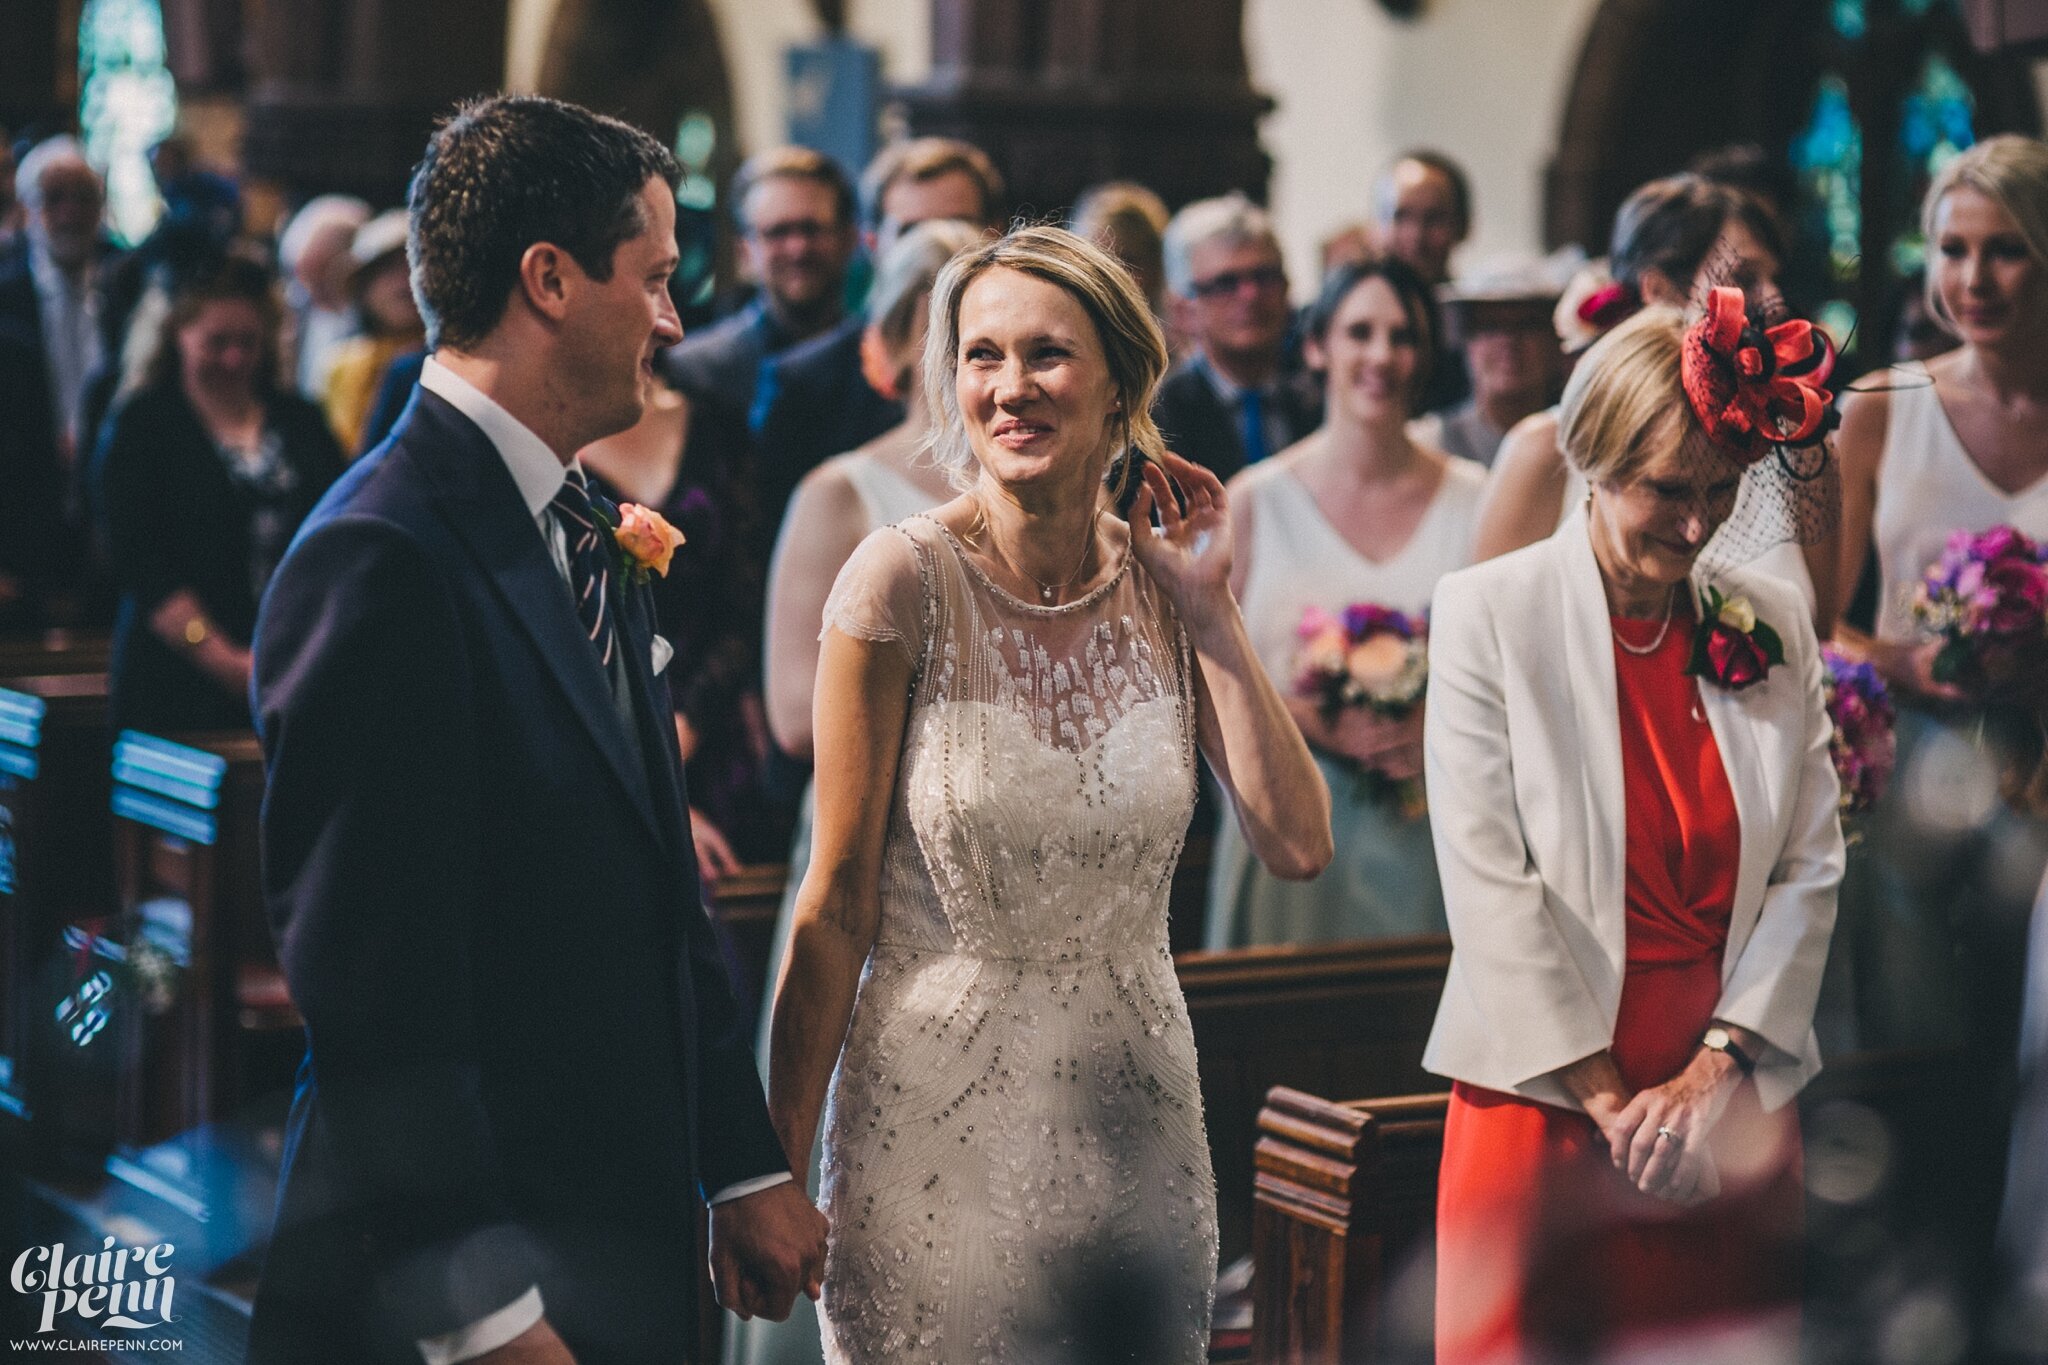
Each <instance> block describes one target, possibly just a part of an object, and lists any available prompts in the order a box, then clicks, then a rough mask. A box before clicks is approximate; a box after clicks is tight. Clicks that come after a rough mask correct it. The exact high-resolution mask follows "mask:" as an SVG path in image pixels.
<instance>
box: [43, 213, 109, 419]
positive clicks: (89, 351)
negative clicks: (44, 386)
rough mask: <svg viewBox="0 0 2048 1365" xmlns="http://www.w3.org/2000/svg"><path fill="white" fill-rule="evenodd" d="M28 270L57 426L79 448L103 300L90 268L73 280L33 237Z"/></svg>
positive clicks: (95, 362)
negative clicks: (80, 412) (83, 403)
mask: <svg viewBox="0 0 2048 1365" xmlns="http://www.w3.org/2000/svg"><path fill="white" fill-rule="evenodd" d="M28 268H29V275H30V276H31V277H32V278H33V279H34V280H35V286H36V306H37V312H38V313H39V314H40V318H41V322H42V328H43V353H44V354H45V355H47V356H48V357H49V362H50V401H51V402H52V403H54V404H56V409H57V429H58V431H60V432H61V433H63V436H64V439H65V440H66V442H67V443H69V444H70V445H71V446H72V448H73V449H74V450H76V448H77V445H78V443H79V439H80V436H81V433H80V432H79V430H78V408H79V402H80V400H81V398H82V397H83V396H84V394H85V381H86V380H87V379H88V378H89V377H90V376H91V374H92V372H93V370H94V369H95V368H97V367H98V365H99V363H100V329H99V300H98V298H97V297H96V296H95V295H94V293H93V289H92V278H91V276H92V272H91V271H90V270H89V269H87V270H81V271H80V272H79V273H78V276H77V278H75V279H74V278H73V277H72V276H70V275H68V274H66V273H65V271H64V270H63V269H62V268H61V267H60V266H59V265H58V264H57V263H56V262H55V261H53V260H51V259H50V255H49V253H48V252H47V251H45V250H44V249H43V247H42V244H41V243H40V242H37V241H36V240H35V239H34V237H33V236H31V238H30V240H29V251H28Z"/></svg>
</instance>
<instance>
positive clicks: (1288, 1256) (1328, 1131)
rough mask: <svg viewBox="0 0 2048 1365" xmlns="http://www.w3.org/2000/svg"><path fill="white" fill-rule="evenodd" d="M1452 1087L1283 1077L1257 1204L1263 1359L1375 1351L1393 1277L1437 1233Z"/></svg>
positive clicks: (1373, 1355)
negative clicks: (1379, 1091)
mask: <svg viewBox="0 0 2048 1365" xmlns="http://www.w3.org/2000/svg"><path fill="white" fill-rule="evenodd" d="M1449 1103H1450V1095H1449V1094H1448V1093H1447V1092H1435V1093H1430V1094H1422V1095H1404V1096H1398V1097H1393V1098H1389V1099H1383V1100H1355V1101H1351V1102H1349V1103H1337V1102H1334V1101H1331V1100H1326V1099H1320V1098H1318V1097H1316V1096H1314V1095H1310V1094H1305V1093H1303V1092H1302V1091H1299V1090H1291V1089H1288V1088H1287V1087H1285V1086H1275V1087H1274V1088H1273V1091H1272V1093H1271V1094H1270V1095H1268V1097H1267V1103H1266V1108H1265V1109H1264V1110H1263V1111H1261V1112H1260V1114H1259V1120H1258V1127H1259V1141H1258V1148H1257V1155H1256V1158H1255V1162H1256V1166H1257V1177H1256V1185H1255V1193H1254V1195H1253V1200H1254V1211H1253V1214H1252V1355H1251V1358H1252V1360H1253V1361H1254V1362H1255V1365H1264V1363H1265V1362H1276V1363H1277V1362H1283V1361H1284V1362H1287V1363H1288V1365H1337V1362H1340V1361H1345V1362H1350V1361H1378V1360H1385V1359H1388V1358H1390V1357H1391V1356H1392V1355H1393V1354H1394V1352H1393V1351H1392V1349H1391V1344H1390V1343H1389V1341H1388V1340H1387V1336H1388V1332H1387V1312H1386V1308H1387V1302H1388V1299H1389V1296H1390V1292H1391V1290H1392V1287H1393V1282H1394V1279H1395V1277H1396V1276H1397V1275H1399V1274H1400V1272H1401V1271H1402V1270H1403V1269H1405V1268H1406V1267H1408V1266H1409V1265H1411V1264H1413V1263H1414V1262H1415V1261H1416V1259H1417V1258H1418V1257H1427V1256H1428V1255H1429V1254H1430V1253H1431V1251H1432V1249H1433V1246H1434V1242H1435V1235H1436V1234H1435V1223H1436V1175H1437V1164H1438V1161H1439V1160H1440V1158H1441V1157H1442V1155H1443V1140H1444V1109H1445V1106H1446V1105H1448V1104H1449Z"/></svg>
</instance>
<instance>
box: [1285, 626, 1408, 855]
mask: <svg viewBox="0 0 2048 1365" xmlns="http://www.w3.org/2000/svg"><path fill="white" fill-rule="evenodd" d="M1296 633H1297V634H1298V635H1299V636H1300V638H1301V649H1300V651H1299V652H1298V653H1297V654H1296V655H1295V661H1294V694H1295V695H1296V696H1297V697H1306V698H1308V699H1309V700H1310V701H1313V702H1315V703H1316V704H1317V706H1318V707H1319V708H1320V709H1321V710H1322V713H1323V718H1324V719H1325V720H1326V721H1330V722H1334V721H1335V720H1336V718H1337V715H1338V713H1339V712H1341V711H1343V710H1345V709H1346V708H1349V707H1354V706H1356V707H1360V708H1362V709H1364V710H1367V711H1370V712H1372V713H1373V714H1374V715H1376V716H1380V717H1382V718H1384V719H1386V720H1402V719H1405V718H1406V717H1408V716H1410V715H1412V714H1414V712H1415V708H1416V707H1418V706H1420V705H1421V704H1422V696H1423V693H1424V692H1425V691H1426V690H1427V689H1428V687H1429V622H1428V620H1427V619H1426V618H1425V617H1421V616H1410V615H1408V613H1406V612H1401V611H1394V610H1392V609H1390V608H1387V607H1382V606H1376V605H1374V604H1373V603H1370V602H1357V603H1353V604H1352V605H1351V606H1348V607H1346V608H1344V610H1343V612H1342V613H1340V614H1338V615H1335V616H1333V615H1331V614H1330V613H1329V612H1327V611H1324V610H1323V609H1322V608H1321V607H1310V608H1309V609H1308V610H1307V611H1305V612H1303V613H1302V617H1301V624H1300V626H1299V627H1297V628H1296ZM1358 778H1359V783H1360V785H1361V787H1362V788H1363V789H1364V792H1365V794H1366V795H1367V796H1368V797H1369V798H1371V799H1373V800H1377V801H1389V802H1392V803H1393V804H1394V805H1396V806H1397V807H1399V808H1400V811H1401V815H1402V817H1403V818H1404V819H1409V820H1414V819H1418V818H1420V817H1421V816H1422V815H1423V814H1424V813H1426V812H1427V810H1428V808H1429V807H1428V803H1427V802H1426V801H1425V799H1424V797H1423V792H1422V782H1421V779H1419V778H1402V779H1396V778H1391V777H1388V776H1387V775H1386V774H1385V773H1383V772H1379V771H1377V770H1376V769H1372V768H1367V767H1363V766H1361V767H1360V768H1359V772H1358Z"/></svg>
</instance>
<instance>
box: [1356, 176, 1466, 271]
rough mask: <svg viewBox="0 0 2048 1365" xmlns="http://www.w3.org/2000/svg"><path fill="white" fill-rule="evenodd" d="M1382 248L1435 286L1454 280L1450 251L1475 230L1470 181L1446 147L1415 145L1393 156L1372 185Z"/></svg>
mask: <svg viewBox="0 0 2048 1365" xmlns="http://www.w3.org/2000/svg"><path fill="white" fill-rule="evenodd" d="M1372 208H1373V221H1374V223H1375V225H1376V226H1377V227H1378V229H1379V248H1380V250H1382V251H1385V252H1387V253H1388V254H1390V255H1392V256H1394V257H1396V258H1398V259H1399V260H1401V261H1402V262H1404V263H1406V265H1407V266H1408V268H1409V269H1411V270H1413V271H1414V272H1415V273H1416V274H1417V275H1419V276H1421V277H1422V282H1423V283H1424V284H1426V285H1428V286H1429V287H1430V288H1432V289H1434V288H1436V287H1437V286H1438V285H1441V284H1448V283H1450V279H1451V253H1452V252H1454V251H1456V250H1457V249H1458V246H1459V245H1460V244H1461V243H1462V242H1464V240H1465V239H1466V238H1467V237H1469V236H1471V235H1472V182H1471V179H1470V178H1469V177H1468V176H1466V174H1465V169H1464V167H1462V166H1460V165H1459V164H1458V163H1457V162H1455V161H1453V160H1451V159H1450V158H1449V157H1448V156H1445V155H1444V154H1443V153H1442V152H1435V151H1429V150H1426V149H1423V148H1416V149H1414V150H1411V151H1406V152H1403V153H1401V155H1399V156H1397V157H1395V158H1394V160H1393V162H1392V163H1391V164H1390V165H1389V166H1388V167H1387V169H1386V170H1385V171H1383V172H1381V173H1380V178H1379V180H1378V182H1377V183H1376V184H1375V185H1374V186H1373V195H1372Z"/></svg>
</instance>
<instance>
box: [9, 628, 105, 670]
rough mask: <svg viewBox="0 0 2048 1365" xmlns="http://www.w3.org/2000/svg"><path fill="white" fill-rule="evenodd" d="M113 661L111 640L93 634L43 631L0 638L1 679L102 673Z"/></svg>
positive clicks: (69, 631) (99, 634) (90, 632)
mask: <svg viewBox="0 0 2048 1365" xmlns="http://www.w3.org/2000/svg"><path fill="white" fill-rule="evenodd" d="M112 657H113V641H112V639H111V637H109V636H107V635H105V634H102V633H97V632H93V631H75V630H46V631H42V632H40V633H38V634H34V635H6V636H0V677H7V678H19V677H48V676H51V675H54V674H59V673H104V672H106V671H107V664H108V661H109V660H110V659H111V658H112Z"/></svg>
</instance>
